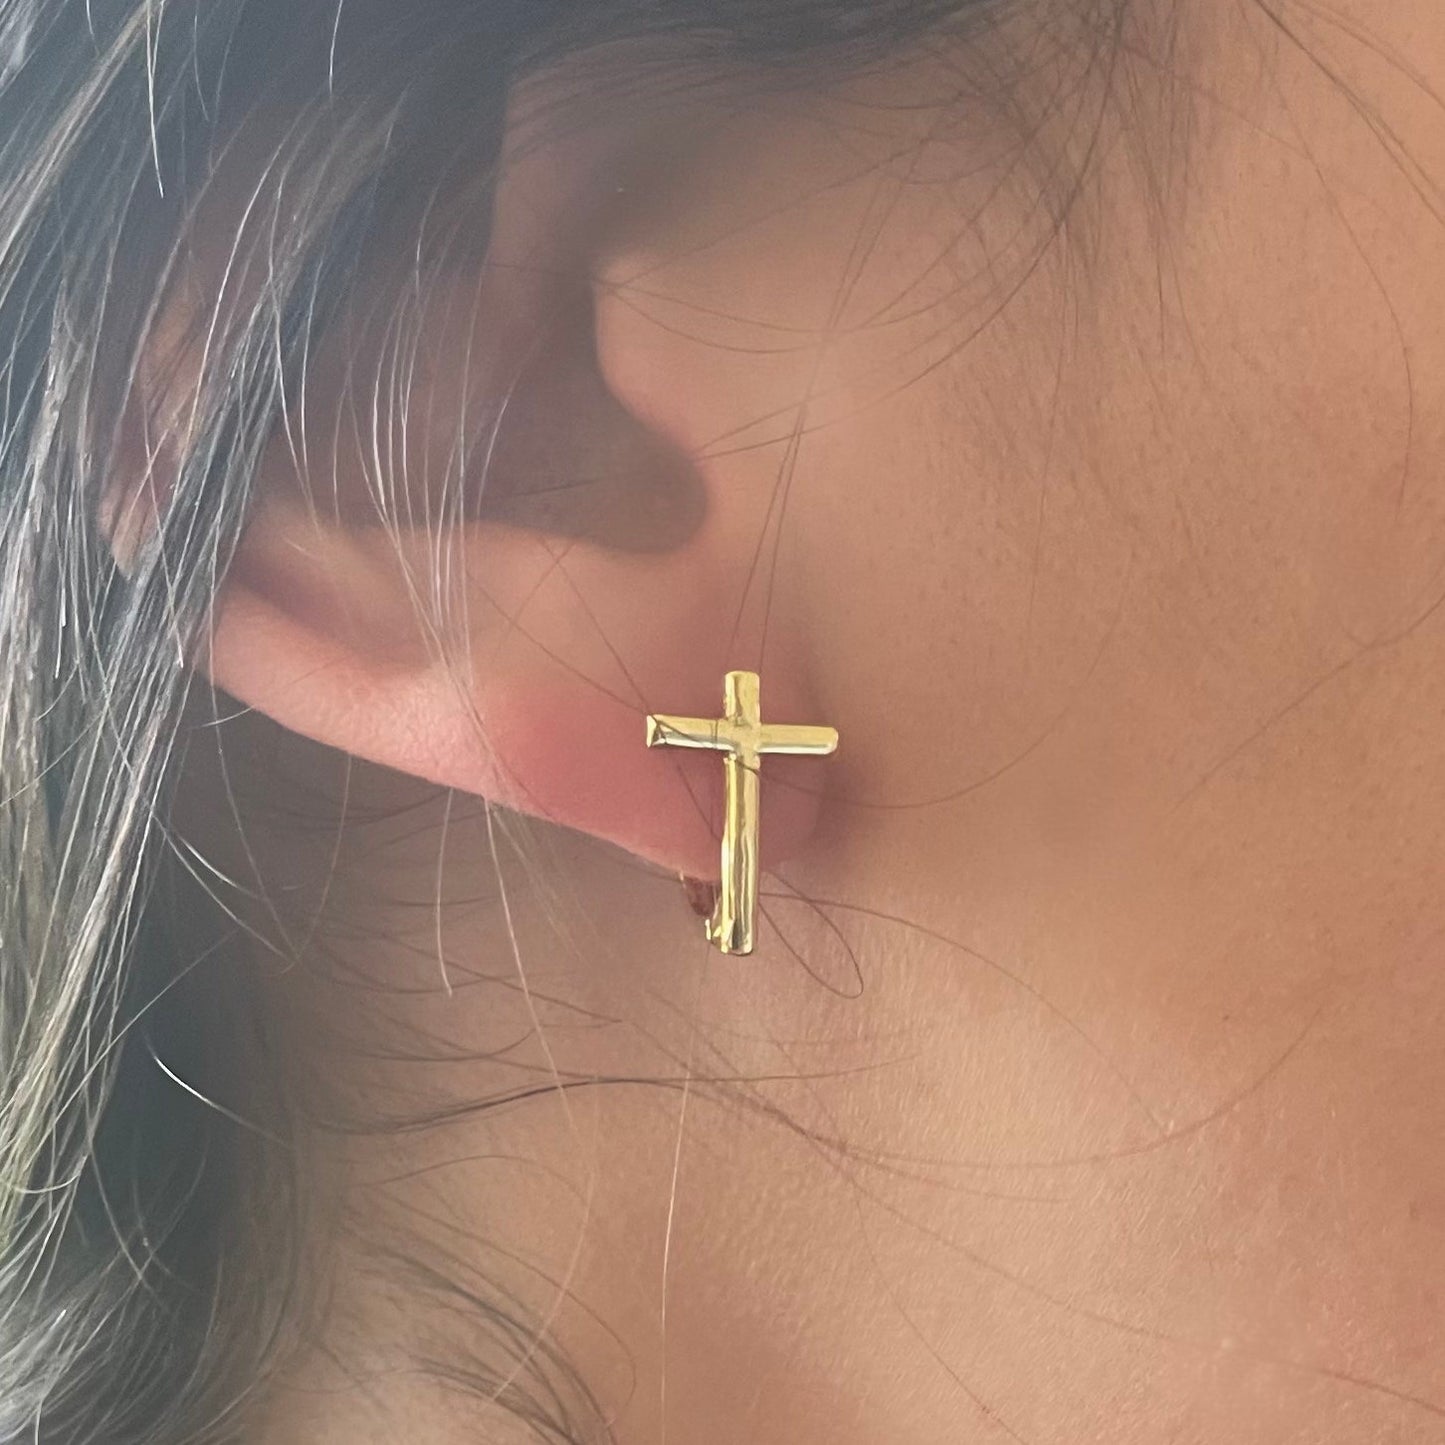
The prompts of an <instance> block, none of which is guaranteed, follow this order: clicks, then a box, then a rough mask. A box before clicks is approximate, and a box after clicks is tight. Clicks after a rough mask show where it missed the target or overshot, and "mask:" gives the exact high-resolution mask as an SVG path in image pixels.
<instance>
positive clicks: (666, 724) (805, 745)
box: [647, 672, 838, 954]
mask: <svg viewBox="0 0 1445 1445" xmlns="http://www.w3.org/2000/svg"><path fill="white" fill-rule="evenodd" d="M758 691H759V686H758V675H757V673H755V672H730V673H728V675H727V676H726V678H724V679H723V716H722V717H721V718H699V717H669V716H667V715H665V714H662V713H658V714H654V715H653V716H651V717H649V718H648V719H647V746H648V747H650V748H707V749H709V750H710V751H712V752H719V753H722V754H723V784H724V790H725V791H724V800H723V833H722V885H721V887H720V888H719V890H718V899H717V906H716V907H715V908H714V909H713V913H712V917H711V918H709V919H708V920H707V922H706V931H707V937H708V941H709V942H710V943H714V944H716V945H717V947H718V948H719V949H720V950H721V951H722V952H723V953H735V954H741V953H751V952H752V951H753V920H754V918H755V916H756V914H757V909H758V830H759V817H758V814H759V811H760V808H759V793H760V789H759V786H758V783H759V769H760V767H761V765H762V759H763V756H764V755H765V754H767V753H795V754H804V755H811V756H814V757H826V756H827V755H828V754H829V753H833V752H836V751H837V749H838V734H837V732H836V730H835V729H833V728H823V727H800V726H792V725H787V724H782V723H767V724H764V722H763V717H762V709H761V706H760V704H759V701H758Z"/></svg>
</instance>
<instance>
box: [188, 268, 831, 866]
mask: <svg viewBox="0 0 1445 1445" xmlns="http://www.w3.org/2000/svg"><path fill="white" fill-rule="evenodd" d="M471 284H472V283H470V282H469V283H467V285H466V288H465V294H464V289H463V288H462V285H461V283H457V287H456V289H453V290H452V291H450V292H449V291H448V290H447V289H446V287H445V286H441V285H439V286H438V287H437V289H436V290H435V291H434V293H433V295H432V297H431V300H430V303H429V305H428V306H427V308H426V314H425V315H424V317H423V318H422V320H421V322H420V325H419V330H418V336H417V338H416V345H417V354H418V356H419V357H420V362H419V364H418V365H417V366H416V367H415V368H414V374H415V376H416V377H417V381H416V383H415V386H416V393H415V394H414V395H412V396H411V397H410V398H409V399H408V407H407V416H408V420H407V425H406V427H405V428H404V429H403V430H405V431H406V434H407V440H406V442H405V443H404V444H403V445H400V446H399V447H398V446H394V447H393V451H392V454H391V455H390V456H389V457H388V458H387V460H386V462H385V463H384V464H383V463H380V462H378V460H377V458H378V457H379V456H380V455H382V452H383V448H382V445H381V443H380V441H379V439H378V436H377V435H376V428H375V427H373V426H371V425H367V426H359V425H358V424H357V423H356V420H355V417H356V414H357V413H358V412H360V413H362V414H366V411H367V408H368V407H369V406H370V397H371V394H372V387H373V386H374V382H375V378H376V377H377V376H378V375H381V374H385V372H386V370H387V367H386V364H385V358H384V357H383V356H381V355H377V356H369V351H370V347H369V345H368V343H367V342H366V340H365V338H364V337H363V338H358V337H357V336H356V335H347V334H345V333H343V334H342V335H341V336H340V337H338V338H335V339H334V341H333V346H332V355H331V358H330V361H329V362H328V360H327V359H326V358H324V357H323V358H322V359H321V361H320V362H319V363H318V365H317V366H316V368H314V372H313V379H312V382H311V384H310V388H309V391H310V395H309V396H308V407H309V425H308V429H307V436H306V438H305V445H304V446H301V447H299V448H297V447H294V446H293V445H290V444H288V443H287V442H286V441H285V440H283V439H282V438H280V437H278V438H277V439H276V441H275V442H274V444H273V445H272V447H271V449H270V453H269V456H268V459H267V463H266V465H265V467H264V468H263V473H262V477H261V487H260V490H261V499H260V503H259V507H258V510H257V513H256V515H255V517H254V520H253V522H252V524H251V525H250V527H249V530H248V532H247V535H246V537H245V539H244V541H243V544H242V546H241V548H240V550H239V553H238V555H237V557H236V559H235V561H234V564H233V566H232V568H231V570H230V573H229V576H228V579H227V582H226V584H225V587H224V590H223V594H222V596H221V598H220V604H219V608H218V613H217V620H216V624H215V627H214V630H213V636H212V639H211V643H210V648H209V655H208V657H207V658H206V659H205V660H204V665H205V666H206V667H207V669H208V670H209V673H210V675H211V677H212V678H213V680H214V681H215V682H216V683H217V684H218V685H219V686H220V687H222V688H223V689H224V690H225V691H227V692H228V693H230V694H232V695H233V696H234V697H236V698H237V699H238V700H239V701H241V702H243V703H245V704H247V705H248V706H250V707H252V708H254V709H256V710H258V711H260V712H262V713H264V714H266V715H267V716H269V717H271V718H272V719H274V720H275V721H277V722H279V723H280V724H282V725H283V726H285V727H287V728H289V729H291V730H293V731H295V732H297V733H301V734H304V735H305V736H307V737H309V738H312V739H314V740H316V741H318V742H321V743H324V744H326V745H328V746H330V747H332V748H336V749H339V750H341V751H343V752H345V753H348V754H351V755H354V756H356V757H359V758H364V759H367V760H369V761H371V762H374V763H378V764H382V765H384V766H386V767H388V768H392V769H396V770H399V771H401V772H404V773H408V774H411V775H413V776H415V777H417V778H421V779H425V780H428V781H430V782H432V783H435V784H439V785H442V786H445V787H449V788H457V789H461V790H463V791H465V792H468V793H472V794H476V795H478V796H481V797H484V798H487V799H490V800H491V801H493V802H495V803H497V804H500V805H503V806H505V807H507V808H511V809H515V810H518V811H521V812H523V813H527V814H531V815H534V816H536V817H539V818H543V819H546V820H548V821H550V822H553V823H557V824H560V825H563V826H565V827H568V828H573V829H578V830H581V831H582V832H585V833H588V834H591V835H593V836H595V837H598V838H601V839H605V840H607V841H608V842H611V843H614V844H616V845H618V846H620V847H622V848H625V849H627V850H628V851H630V852H632V853H634V854H637V855H639V856H641V857H643V858H647V859H649V860H652V861H653V862H656V863H658V864H660V865H662V866H664V867H667V868H669V869H673V870H676V871H678V872H681V873H685V874H688V875H691V876H694V877H698V878H715V877H716V876H717V875H718V871H719V849H718V841H717V840H718V834H719V827H720V822H721V818H722V774H723V769H722V767H721V763H720V759H718V758H717V757H715V756H713V755H710V754H706V753H680V752H665V753H662V752H658V751H656V750H649V749H648V748H647V747H646V726H645V719H646V716H647V714H648V713H650V712H654V711H656V712H671V713H686V714H689V715H693V716H717V715H719V713H720V710H721V706H722V685H723V676H724V673H725V672H727V671H728V670H730V669H733V668H757V667H758V666H759V662H760V638H759V632H758V629H757V627H756V626H749V625H745V624H746V621H747V620H748V619H745V621H744V625H740V606H741V604H742V602H743V601H744V600H745V599H746V598H747V596H748V594H749V587H750V582H751V580H752V579H753V577H754V576H755V575H756V574H757V570H758V569H757V566H756V553H757V546H758V539H757V532H756V525H757V517H758V515H759V514H760V510H761V509H760V508H759V507H758V506H757V501H758V498H757V497H756V496H745V495H744V494H743V493H741V492H737V491H734V492H731V493H725V492H724V490H723V488H722V486H721V484H720V482H719V481H718V479H717V478H716V477H713V476H710V475H709V474H708V473H707V472H706V471H705V470H702V469H700V468H699V467H698V466H696V465H694V463H693V462H692V461H691V460H690V459H689V457H688V455H687V454H686V452H685V451H684V450H683V449H682V447H680V446H679V445H678V444H677V443H675V442H674V441H673V440H672V438H671V436H670V435H669V429H668V427H667V425H666V423H664V422H662V421H660V420H658V419H657V418H658V416H659V414H660V413H662V412H663V411H664V410H665V408H666V407H668V406H671V405H674V404H675V405H676V406H678V407H681V408H686V406H687V405H688V404H689V403H688V400H687V394H686V393H685V392H684V393H679V394H676V395H673V394H661V393H660V392H659V386H660V385H661V386H663V387H665V382H662V383H659V380H658V374H657V370H656V368H655V367H654V366H652V365H650V364H648V363H647V362H646V361H645V359H644V360H639V357H638V356H637V354H636V351H635V348H639V347H640V348H646V347H648V346H655V345H656V331H655V330H654V329H652V328H649V327H647V326H646V325H644V324H642V323H641V322H628V321H627V320H625V319H621V320H619V319H618V318H616V317H612V318H610V319H609V323H608V325H607V326H606V328H605V339H604V340H603V341H602V342H599V339H598V327H597V308H596V307H595V306H594V305H593V304H592V300H591V295H590V292H589V293H588V294H586V295H584V296H580V297H579V295H578V294H577V293H576V291H575V288H570V289H569V283H565V282H563V281H560V280H558V279H557V278H556V277H555V276H553V277H551V278H550V279H547V280H544V281H538V280H537V278H536V277H535V276H533V277H530V278H529V279H528V280H527V281H526V282H525V283H518V281H517V279H516V276H515V274H513V273H511V272H510V271H509V270H508V269H507V268H506V267H497V268H493V269H491V270H490V271H489V277H488V279H487V280H485V281H484V283H483V285H482V287H481V288H480V290H479V291H477V292H472V291H471V290H470V287H471ZM539 291H540V292H544V293H546V294H545V295H539V294H536V293H537V292H539ZM559 293H560V294H561V299H559ZM519 311H530V312H533V313H534V314H533V317H532V319H531V320H530V321H529V322H528V323H527V324H525V325H524V324H523V320H522V319H519V318H518V315H517V314H516V313H518V312H519ZM538 312H540V313H541V319H540V320H539V319H538V315H537V313H538ZM523 335H526V336H529V337H530V340H529V341H528V342H527V344H526V345H525V346H518V345H517V344H516V342H515V338H517V337H519V336H523ZM539 335H542V336H544V337H545V338H546V339H545V341H543V342H538V340H537V337H538V336H539ZM489 348H490V350H491V355H490V356H488V355H487V354H486V353H487V352H488V349H489ZM518 354H521V355H523V356H525V357H526V358H527V361H526V364H525V365H523V366H519V365H518V364H517V363H516V362H515V361H511V360H504V358H514V357H515V356H516V355H518ZM617 377H632V378H646V380H645V382H644V383H642V384H639V385H637V386H636V387H634V388H633V393H632V394H629V390H628V388H627V387H625V386H623V385H621V384H619V383H618V382H617V380H616V378H617ZM368 378H370V380H369V381H368ZM357 389H360V391H361V393H362V396H361V397H360V398H358V397H357V396H356V395H355V392H356V390H357ZM498 394H504V395H505V396H506V398H507V400H506V405H505V409H504V411H502V410H499V409H498V407H497V405H496V404H495V403H494V402H492V401H491V400H490V399H491V398H492V397H494V396H496V395H498ZM644 395H645V396H646V398H647V399H646V401H645V402H644V401H642V400H639V398H640V397H642V396H644ZM327 397H329V398H330V400H329V401H325V400H323V399H324V398H327ZM644 407H645V408H646V412H645V413H644ZM461 416H470V417H471V427H470V429H471V430H473V431H474V432H477V433H480V439H479V440H478V441H477V442H476V443H475V444H473V445H471V446H463V447H460V448H459V447H458V444H457V442H456V437H457V434H458V430H459V421H458V418H459V417H461ZM393 427H394V423H391V422H388V423H385V424H384V427H383V429H384V430H392V429H393ZM343 438H349V440H345V441H343V440H342V439H343ZM459 453H462V455H459ZM303 456H304V457H306V458H308V459H309V460H308V465H307V469H306V470H307V474H306V475H302V473H301V470H300V468H299V466H298V460H297V459H298V457H303ZM476 456H481V457H483V458H484V460H485V465H484V466H480V465H477V464H474V458H475V457H476ZM383 471H384V473H385V474H382V473H383ZM478 473H484V475H481V476H480V477H479V476H478V475H477V474H478ZM559 480H560V482H561V485H560V486H559V485H558V482H559ZM378 495H385V496H386V497H387V502H388V504H387V505H386V506H385V507H384V508H379V507H378V505H377V501H376V498H377V496H378ZM779 610H780V609H779ZM806 651H807V648H806V639H805V637H804V636H803V635H802V631H801V629H800V628H799V627H797V626H796V625H794V624H793V623H791V622H789V621H788V620H787V619H786V618H784V617H782V616H781V615H773V616H771V617H770V620H769V627H768V637H767V657H766V668H765V670H763V689H764V698H763V702H764V707H765V709H766V712H767V715H768V716H769V717H770V718H772V719H773V720H775V721H779V722H786V721H809V720H813V719H815V718H817V717H818V716H820V709H819V707H818V705H817V704H816V702H815V701H814V700H812V699H811V698H810V696H809V694H810V691H811V689H810V685H809V679H808V676H807V674H806V671H805V668H804V665H803V662H802V659H803V658H804V657H805V656H806ZM818 783H819V778H818V775H817V772H816V770H815V768H814V767H810V765H809V764H808V763H807V762H806V761H805V760H801V759H790V758H777V759H770V761H769V764H768V767H767V769H766V770H765V773H764V789H765V791H764V814H763V816H764V825H763V830H762V838H761V846H762V853H763V858H764V861H765V862H776V861H777V860H779V859H780V858H782V857H785V856H787V855H789V854H790V853H792V852H794V851H796V850H797V849H798V848H799V847H801V845H802V844H803V842H804V841H805V840H806V839H807V837H808V836H809V835H810V833H811V832H812V830H813V828H814V826H815V823H816V820H817V817H818V812H819V796H818V791H817V789H818Z"/></svg>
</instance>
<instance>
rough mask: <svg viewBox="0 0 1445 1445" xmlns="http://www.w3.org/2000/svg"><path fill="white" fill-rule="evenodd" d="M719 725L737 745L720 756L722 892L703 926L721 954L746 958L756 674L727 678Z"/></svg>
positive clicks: (755, 825)
mask: <svg viewBox="0 0 1445 1445" xmlns="http://www.w3.org/2000/svg"><path fill="white" fill-rule="evenodd" d="M723 720H724V722H725V723H728V724H731V726H732V727H733V728H735V729H736V730H737V734H736V735H737V737H738V739H739V741H738V745H736V746H734V747H733V748H731V749H729V750H728V751H727V752H726V753H725V754H724V755H723V835H722V886H721V887H720V888H719V889H718V897H717V907H716V908H715V909H714V910H713V915H712V917H711V918H710V919H708V921H707V937H708V941H709V942H710V943H713V944H715V945H716V946H717V947H718V949H719V950H720V951H721V952H723V953H736V954H746V953H751V952H752V951H753V920H754V918H755V917H756V915H757V908H758V834H759V831H760V823H761V814H762V777H761V768H762V758H761V756H760V754H759V752H758V750H757V746H756V743H754V742H753V739H754V738H755V736H756V734H757V732H758V731H759V729H760V728H761V726H762V707H761V704H760V698H759V682H758V675H757V673H755V672H730V673H728V675H727V677H726V678H725V679H724V680H723ZM750 743H751V744H752V745H751V746H750V745H749V744H750Z"/></svg>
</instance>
